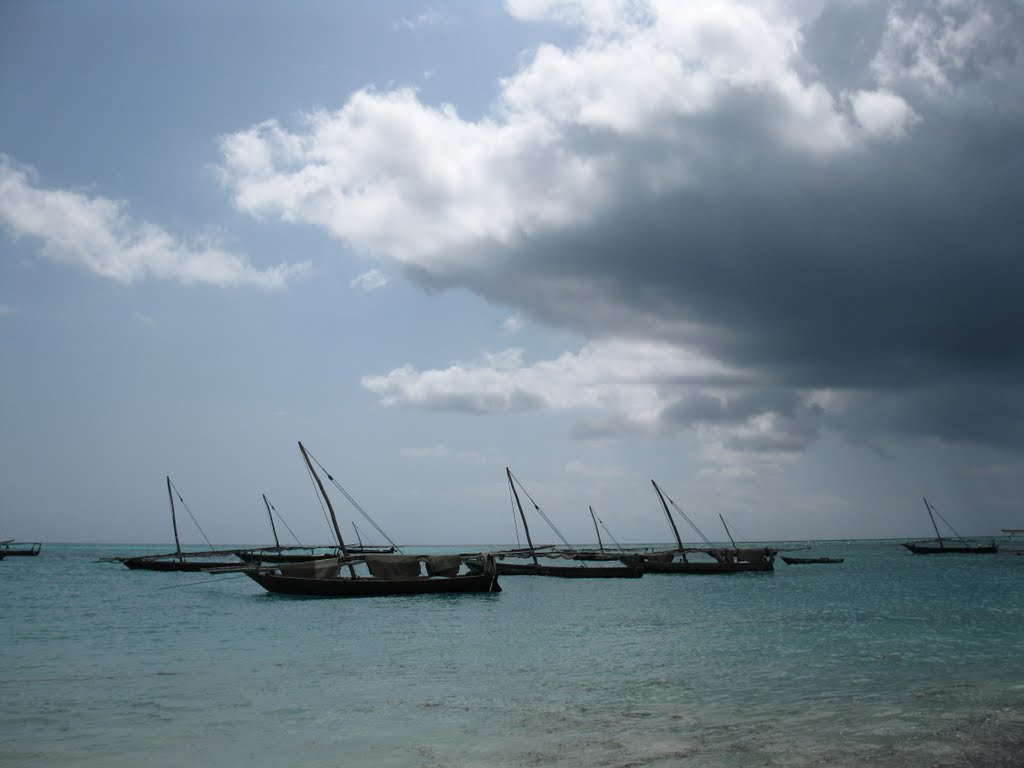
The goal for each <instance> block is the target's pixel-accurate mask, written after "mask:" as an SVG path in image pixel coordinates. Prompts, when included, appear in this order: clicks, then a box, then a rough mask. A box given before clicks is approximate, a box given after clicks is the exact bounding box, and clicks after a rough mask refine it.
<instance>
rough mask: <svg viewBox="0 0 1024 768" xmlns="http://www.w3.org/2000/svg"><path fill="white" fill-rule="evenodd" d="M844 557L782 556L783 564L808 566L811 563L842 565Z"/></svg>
mask: <svg viewBox="0 0 1024 768" xmlns="http://www.w3.org/2000/svg"><path fill="white" fill-rule="evenodd" d="M844 559H845V558H842V557H786V556H785V555H783V556H782V562H784V563H785V564H786V565H806V564H811V563H841V562H843V560H844Z"/></svg>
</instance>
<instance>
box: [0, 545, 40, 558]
mask: <svg viewBox="0 0 1024 768" xmlns="http://www.w3.org/2000/svg"><path fill="white" fill-rule="evenodd" d="M40 549H41V547H40V545H39V544H34V545H32V548H31V549H11V548H7V549H4V550H0V557H4V556H6V557H35V556H36V555H38V554H39V550H40Z"/></svg>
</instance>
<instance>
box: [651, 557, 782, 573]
mask: <svg viewBox="0 0 1024 768" xmlns="http://www.w3.org/2000/svg"><path fill="white" fill-rule="evenodd" d="M644 570H646V571H647V573H693V574H713V573H748V572H751V571H754V572H758V571H774V570H775V564H774V563H772V561H771V560H766V561H765V562H763V563H750V562H746V561H741V562H737V563H717V562H703V561H700V562H698V561H693V560H691V561H690V562H688V563H687V562H683V561H682V560H673V561H672V562H670V563H659V562H657V561H654V560H648V561H647V562H646V563H644Z"/></svg>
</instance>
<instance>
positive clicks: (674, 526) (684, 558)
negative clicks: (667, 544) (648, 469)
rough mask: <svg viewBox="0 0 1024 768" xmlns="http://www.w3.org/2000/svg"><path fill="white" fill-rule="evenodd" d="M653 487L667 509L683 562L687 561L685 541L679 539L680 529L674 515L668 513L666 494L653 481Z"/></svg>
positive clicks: (667, 515)
mask: <svg viewBox="0 0 1024 768" xmlns="http://www.w3.org/2000/svg"><path fill="white" fill-rule="evenodd" d="M651 485H653V486H654V490H656V491H657V492H658V498H659V499H661V506H662V507H664V508H665V517H667V518H668V524H669V525H671V526H672V533H674V534H675V535H676V544H678V545H679V551H680V552H682V553H683V560H686V552H684V551H683V540H682V539H681V538H680V537H679V529H678V528H676V521H675V520H673V519H672V513H671V512H669V511H668V502H666V501H665V494H663V493H662V492H661V488H659V487H658V484H657V483H656V482H654V480H651Z"/></svg>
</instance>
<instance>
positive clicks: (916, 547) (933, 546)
mask: <svg viewBox="0 0 1024 768" xmlns="http://www.w3.org/2000/svg"><path fill="white" fill-rule="evenodd" d="M924 506H925V509H927V510H928V517H929V519H930V520H931V521H932V528H934V529H935V540H934V541H911V542H905V543H904V544H903V546H904V547H905V548H906V549H908V550H910V551H911V552H912V553H913V554H915V555H947V554H952V555H994V554H995V553H997V552H998V551H999V545H998V544H996V542H995V540H994V539H993V540H992V541H991V542H990V543H989V544H984V543H982V542H979V541H972V540H970V539H965V538H964V537H963V536H961V535H960V534H959V533H957V532H956V530H955V529H954V528H953V526H952V525H950V524H949V522H948V521H947V520H946V519H945V518H944V517H943V516H942V515H940V514H939V511H938V510H937V509H936V508H935V507H934V506H933V505H932V504H931V503H930V502H929V501H928V499H927V498H925V499H924ZM936 515H938V517H939V519H940V520H942V522H943V523H945V524H946V526H947V527H948V528H949V530H951V531H953V534H954V536H955V537H956V538H955V539H953V543H950V539H948V538H943V537H942V534H941V533H940V532H939V526H938V524H937V523H936V522H935V517H936Z"/></svg>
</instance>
